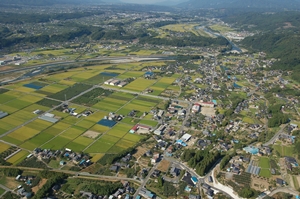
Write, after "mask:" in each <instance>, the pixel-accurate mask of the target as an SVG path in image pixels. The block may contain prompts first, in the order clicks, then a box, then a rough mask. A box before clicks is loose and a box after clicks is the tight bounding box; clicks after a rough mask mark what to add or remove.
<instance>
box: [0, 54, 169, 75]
mask: <svg viewBox="0 0 300 199" xmlns="http://www.w3.org/2000/svg"><path fill="white" fill-rule="evenodd" d="M155 59H171V58H170V57H169V56H164V55H149V56H123V57H98V58H95V59H83V60H72V61H59V62H51V63H46V64H40V65H34V66H30V67H22V68H17V69H10V70H4V71H0V74H7V73H13V72H19V71H25V70H37V69H43V68H46V67H57V66H63V65H68V64H73V63H85V62H94V61H118V60H124V61H125V60H127V61H130V60H132V61H139V60H144V61H147V60H149V61H151V60H155Z"/></svg>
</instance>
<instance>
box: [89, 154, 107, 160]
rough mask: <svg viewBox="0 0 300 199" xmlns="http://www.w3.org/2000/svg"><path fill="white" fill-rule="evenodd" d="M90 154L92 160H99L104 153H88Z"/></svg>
mask: <svg viewBox="0 0 300 199" xmlns="http://www.w3.org/2000/svg"><path fill="white" fill-rule="evenodd" d="M90 155H91V156H92V159H91V161H92V162H97V161H98V160H100V159H101V158H102V157H103V156H104V153H90Z"/></svg>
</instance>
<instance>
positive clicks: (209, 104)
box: [197, 102, 215, 108]
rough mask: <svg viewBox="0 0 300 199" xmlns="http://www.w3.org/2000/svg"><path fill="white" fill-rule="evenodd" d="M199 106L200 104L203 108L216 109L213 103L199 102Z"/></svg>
mask: <svg viewBox="0 0 300 199" xmlns="http://www.w3.org/2000/svg"><path fill="white" fill-rule="evenodd" d="M197 104H199V105H200V106H203V107H210V108H214V107H215V104H214V103H213V102H199V103H197Z"/></svg>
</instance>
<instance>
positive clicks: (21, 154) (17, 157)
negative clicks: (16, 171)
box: [7, 151, 29, 165]
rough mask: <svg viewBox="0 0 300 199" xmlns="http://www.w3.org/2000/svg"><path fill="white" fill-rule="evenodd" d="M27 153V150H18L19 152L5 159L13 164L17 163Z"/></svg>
mask: <svg viewBox="0 0 300 199" xmlns="http://www.w3.org/2000/svg"><path fill="white" fill-rule="evenodd" d="M27 155H29V152H27V151H20V152H19V153H17V154H15V155H14V156H12V157H11V158H9V159H8V160H7V162H9V163H12V164H13V165H17V164H18V163H20V162H22V161H23V160H24V159H25V158H26V156H27Z"/></svg>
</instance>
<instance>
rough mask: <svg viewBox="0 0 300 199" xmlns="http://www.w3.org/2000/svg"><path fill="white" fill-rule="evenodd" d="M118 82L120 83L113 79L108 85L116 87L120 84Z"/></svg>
mask: <svg viewBox="0 0 300 199" xmlns="http://www.w3.org/2000/svg"><path fill="white" fill-rule="evenodd" d="M120 82H121V81H120V80H118V79H115V80H113V81H111V82H110V83H109V85H112V86H116V85H118V84H120Z"/></svg>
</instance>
